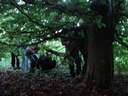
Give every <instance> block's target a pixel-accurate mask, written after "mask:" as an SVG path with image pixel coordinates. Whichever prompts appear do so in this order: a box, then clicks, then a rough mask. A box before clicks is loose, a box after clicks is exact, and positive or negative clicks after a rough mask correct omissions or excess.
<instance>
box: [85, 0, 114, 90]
mask: <svg viewBox="0 0 128 96" xmlns="http://www.w3.org/2000/svg"><path fill="white" fill-rule="evenodd" d="M94 1H95V0H94ZM96 1H97V0H96ZM98 8H101V7H99V6H98ZM96 11H97V10H96ZM104 12H106V11H102V13H100V12H98V14H100V15H102V16H103V19H102V22H103V23H104V24H106V27H102V28H98V26H97V25H96V24H92V25H91V26H90V27H91V30H90V31H89V32H88V60H87V65H88V67H87V79H88V80H95V82H96V86H97V87H100V88H109V87H110V86H111V81H112V77H113V47H112V43H113V27H112V24H109V23H111V22H112V21H111V22H109V21H108V20H110V19H111V17H110V18H108V16H107V12H106V13H104ZM105 14H106V15H105Z"/></svg>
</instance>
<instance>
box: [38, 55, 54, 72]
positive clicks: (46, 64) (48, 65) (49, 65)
mask: <svg viewBox="0 0 128 96" xmlns="http://www.w3.org/2000/svg"><path fill="white" fill-rule="evenodd" d="M37 63H38V65H37V66H38V68H40V69H41V70H42V71H43V70H50V69H53V68H55V67H56V61H55V60H52V59H51V58H49V57H48V56H40V57H39V59H38V62H37Z"/></svg>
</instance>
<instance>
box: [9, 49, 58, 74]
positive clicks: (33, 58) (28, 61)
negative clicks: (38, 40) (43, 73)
mask: <svg viewBox="0 0 128 96" xmlns="http://www.w3.org/2000/svg"><path fill="white" fill-rule="evenodd" d="M37 51H38V49H37V48H36V47H26V48H24V55H23V60H22V64H21V66H20V62H19V58H18V56H16V55H15V54H14V53H13V52H11V58H12V60H11V65H12V67H13V69H16V68H18V69H20V67H21V69H22V70H23V71H24V72H34V70H35V69H41V70H48V69H52V68H55V66H56V61H55V60H52V59H51V58H49V57H48V56H46V55H42V56H39V57H38V55H37Z"/></svg>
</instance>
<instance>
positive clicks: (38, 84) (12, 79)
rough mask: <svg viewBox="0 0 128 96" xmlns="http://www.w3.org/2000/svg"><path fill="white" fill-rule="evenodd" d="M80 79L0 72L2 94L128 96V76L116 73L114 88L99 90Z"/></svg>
mask: <svg viewBox="0 0 128 96" xmlns="http://www.w3.org/2000/svg"><path fill="white" fill-rule="evenodd" d="M78 82H79V79H74V80H71V79H67V78H66V77H60V76H59V77H57V76H56V77H54V78H51V77H49V76H45V77H43V76H37V75H36V76H35V75H32V74H25V73H20V72H12V71H6V72H2V71H1V72H0V96H128V76H126V75H115V77H114V84H113V88H112V89H108V90H97V89H96V88H95V86H94V84H87V83H86V82H82V83H78Z"/></svg>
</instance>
